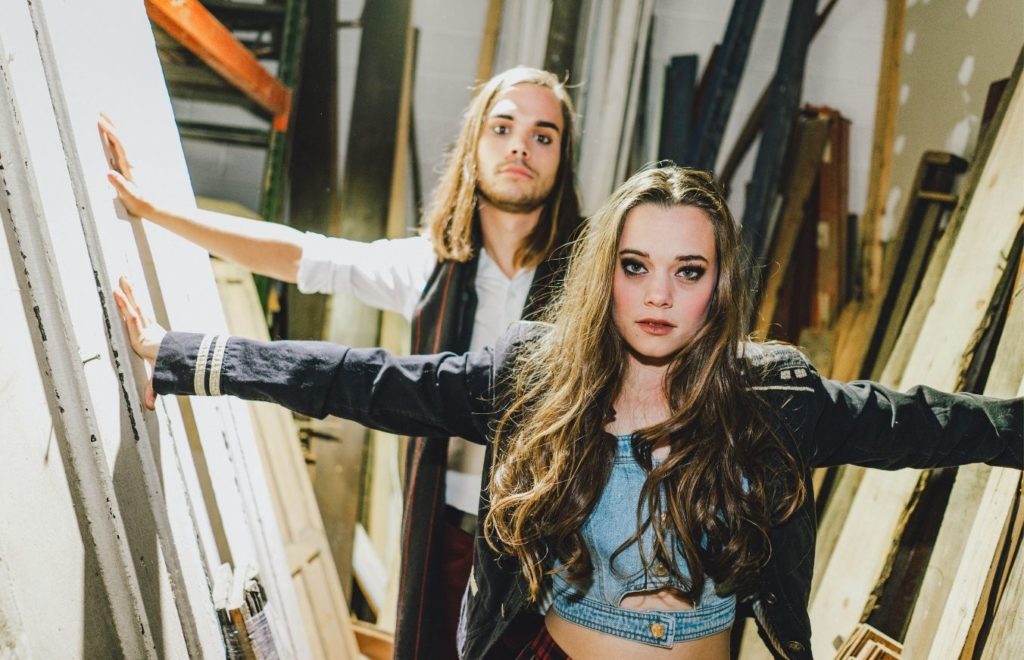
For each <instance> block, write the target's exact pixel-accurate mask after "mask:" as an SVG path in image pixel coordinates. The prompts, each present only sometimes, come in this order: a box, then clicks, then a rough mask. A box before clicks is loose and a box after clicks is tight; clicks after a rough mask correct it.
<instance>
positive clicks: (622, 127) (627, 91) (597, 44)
mask: <svg viewBox="0 0 1024 660" xmlns="http://www.w3.org/2000/svg"><path fill="white" fill-rule="evenodd" d="M651 10H652V3H651V2H650V0H642V1H641V2H635V3H623V4H619V5H615V6H612V3H608V4H602V5H600V6H599V7H597V8H596V9H595V11H594V12H593V14H592V15H591V29H592V30H593V31H594V32H596V33H597V35H596V36H593V37H591V38H590V39H588V41H587V57H586V66H587V68H586V70H585V71H584V72H583V74H582V75H583V76H584V77H585V78H586V80H587V81H588V93H587V94H586V96H585V98H583V99H582V103H581V106H582V107H581V108H580V113H581V115H582V116H584V117H590V118H591V119H590V121H589V122H588V124H587V127H586V130H585V131H584V132H583V135H582V138H581V140H580V144H579V147H580V151H579V154H580V157H579V168H578V171H577V178H578V179H579V184H580V185H579V187H580V190H581V194H582V195H583V209H584V212H585V213H586V212H593V211H594V210H595V209H596V208H597V207H598V206H599V205H600V204H601V202H603V201H604V199H605V197H606V196H607V195H608V193H610V192H611V191H612V189H614V188H615V186H617V185H618V184H619V183H620V182H621V181H622V180H623V178H624V174H625V172H624V170H625V166H626V160H627V158H628V152H629V149H628V147H629V145H630V144H631V143H632V136H633V128H634V126H635V124H636V122H635V119H636V113H635V103H636V98H635V97H636V90H637V87H638V85H639V82H640V81H639V78H640V76H639V71H638V66H639V63H640V62H642V60H643V52H644V46H645V45H646V39H647V26H648V24H649V23H650V19H651ZM631 109H632V111H631Z"/></svg>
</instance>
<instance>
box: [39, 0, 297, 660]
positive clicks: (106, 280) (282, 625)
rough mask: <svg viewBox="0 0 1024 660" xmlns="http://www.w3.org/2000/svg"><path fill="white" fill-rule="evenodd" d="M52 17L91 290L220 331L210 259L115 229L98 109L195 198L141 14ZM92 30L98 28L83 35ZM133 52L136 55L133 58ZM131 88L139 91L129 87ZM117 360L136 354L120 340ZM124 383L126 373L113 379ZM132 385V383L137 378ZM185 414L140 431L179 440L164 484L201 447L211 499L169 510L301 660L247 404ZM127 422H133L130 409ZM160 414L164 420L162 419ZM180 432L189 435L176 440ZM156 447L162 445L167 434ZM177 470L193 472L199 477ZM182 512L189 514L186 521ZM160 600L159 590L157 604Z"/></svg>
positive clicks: (142, 161) (183, 198)
mask: <svg viewBox="0 0 1024 660" xmlns="http://www.w3.org/2000/svg"><path fill="white" fill-rule="evenodd" d="M55 7H56V6H55V5H51V4H40V3H34V4H33V5H32V11H33V12H34V13H35V16H36V17H37V19H38V18H45V25H43V24H42V23H41V22H40V23H38V24H37V29H38V30H39V33H40V34H41V35H42V34H47V35H48V41H49V43H50V44H51V45H52V46H53V54H54V55H55V58H54V62H53V66H54V71H55V72H56V73H57V74H58V75H59V78H60V82H59V85H54V84H52V83H51V94H54V96H55V98H54V102H55V103H54V105H55V108H57V109H59V110H60V112H62V113H66V119H65V120H64V121H63V122H62V123H61V130H62V139H63V140H62V143H63V147H64V149H65V151H66V152H67V153H68V154H69V158H68V160H67V164H68V166H69V168H70V169H69V172H70V174H71V175H72V176H71V178H72V182H73V184H74V185H75V186H76V190H75V194H76V197H77V199H76V203H77V204H78V206H79V208H80V209H82V211H81V212H80V221H81V226H82V228H83V229H85V230H86V231H96V233H97V234H98V235H99V238H100V243H101V245H99V246H98V247H99V248H101V250H100V251H101V252H102V254H104V255H105V257H104V259H102V260H99V261H96V260H94V262H93V265H92V267H91V269H90V271H87V272H89V273H90V274H91V277H90V278H89V280H91V281H92V282H94V286H95V287H96V291H95V293H94V294H93V295H95V296H101V300H103V301H104V303H105V304H107V305H109V303H110V300H109V291H110V289H111V288H112V286H113V282H114V281H116V279H117V277H118V275H120V274H121V273H125V272H128V273H129V274H131V275H132V276H133V279H134V280H135V282H136V287H135V288H136V293H137V294H138V295H139V296H140V298H142V302H143V304H144V305H146V306H147V307H149V306H150V305H151V306H152V307H151V308H152V309H154V310H155V312H156V313H155V316H156V317H157V319H158V320H160V321H161V322H163V323H166V324H168V325H170V327H187V328H190V329H199V328H204V329H208V330H213V331H215V332H216V331H223V329H224V327H225V324H224V319H223V312H222V310H221V308H220V304H219V301H218V300H217V298H216V289H215V287H214V286H213V277H212V272H211V271H210V266H209V258H208V256H207V255H206V254H205V253H204V252H203V251H202V250H199V249H197V248H195V247H194V246H190V245H188V244H187V243H185V242H184V241H182V240H181V239H176V238H172V237H171V236H170V235H169V234H168V233H167V232H163V231H162V230H160V229H159V228H157V227H154V226H151V225H141V224H139V223H138V222H124V219H125V218H124V217H123V216H122V218H121V219H118V218H117V217H116V211H117V210H118V209H119V207H118V206H117V205H115V204H113V203H111V201H110V199H111V197H112V195H111V190H110V187H109V184H108V183H107V182H106V180H105V177H104V174H105V172H106V171H107V169H108V168H109V164H108V161H107V159H106V157H105V155H104V153H103V151H102V146H101V144H100V142H99V140H97V135H96V127H95V122H96V117H97V116H98V115H99V113H100V112H101V111H102V110H104V109H109V108H110V107H113V108H115V109H116V110H120V111H121V112H120V114H119V113H115V114H119V116H118V117H115V119H120V120H121V121H119V122H118V126H119V128H120V129H122V135H123V137H125V138H126V139H127V140H128V141H131V142H132V143H134V144H136V145H139V149H138V150H137V151H133V153H135V154H137V156H136V160H135V163H134V164H135V172H134V174H135V175H136V178H137V180H140V181H142V182H145V181H147V180H148V181H150V182H151V183H150V187H152V188H153V189H159V190H161V191H162V194H163V195H164V196H165V198H166V199H167V200H168V202H169V203H177V204H183V205H185V204H190V203H192V202H193V200H194V198H193V196H192V191H191V188H190V185H189V182H188V175H187V170H186V168H185V163H184V158H183V156H182V154H181V146H180V143H179V141H178V137H177V134H176V131H175V130H174V129H173V126H174V124H173V117H172V115H171V111H170V110H171V109H170V103H169V101H168V99H167V96H166V88H165V87H164V85H163V84H162V82H161V80H160V73H159V71H160V69H159V63H158V61H157V57H156V53H155V50H154V47H153V34H152V30H151V27H150V23H149V21H148V20H147V19H146V16H145V14H144V12H143V7H142V6H141V5H138V4H137V3H136V4H132V3H128V2H122V3H112V4H111V5H104V6H103V7H102V8H99V7H92V6H88V7H87V6H84V5H81V6H80V5H73V6H60V8H59V9H57V8H55ZM129 7H132V9H129ZM129 18H130V20H131V21H132V22H130V23H126V26H127V28H126V29H121V30H120V31H119V39H118V40H117V41H114V40H97V39H96V38H95V33H96V30H97V27H98V26H102V27H103V29H109V26H110V25H112V24H121V21H126V22H127V21H128V20H129ZM87 26H94V27H93V28H92V29H85V28H86V27H87ZM128 44H130V47H131V50H128ZM44 52H45V51H44ZM126 52H131V53H133V57H132V58H131V61H130V64H131V67H130V68H125V69H124V71H125V74H124V75H123V76H119V77H111V76H106V75H103V73H102V72H103V71H105V70H107V69H108V67H109V66H110V63H111V62H118V63H119V64H120V65H123V66H124V67H127V65H128V64H129V62H126V61H124V58H125V53H126ZM126 80H130V81H131V83H132V84H130V85H129V84H125V81H126ZM58 89H59V90H60V91H61V92H62V95H61V98H59V99H58V98H57V97H56V92H55V90H58ZM103 106H107V108H104V107H103ZM96 254H99V252H97V253H96ZM183 273H184V274H186V276H185V277H183ZM79 277H80V276H79ZM89 280H87V281H89ZM104 313H105V315H106V318H107V319H112V318H113V319H116V318H117V314H116V311H113V310H110V309H106V310H105V312H104ZM112 325H113V326H114V327H115V328H117V329H115V330H113V331H112V332H114V333H115V335H114V336H115V337H118V335H117V334H116V333H120V332H122V331H121V330H120V324H112ZM112 350H117V351H118V353H119V354H123V355H129V354H130V353H129V351H128V350H127V348H126V343H124V342H123V340H122V341H121V343H117V344H115V345H114V348H113V349H112ZM120 368H121V369H122V370H127V369H129V368H131V369H136V370H139V372H141V370H142V366H141V364H140V363H139V362H138V361H135V360H134V359H133V360H132V361H131V362H130V364H128V363H126V364H124V365H122V366H121V367H120ZM118 376H121V374H117V375H116V376H115V378H117V377H118ZM125 377H126V378H127V376H125ZM125 382H126V383H131V381H130V380H126V381H125ZM140 382H141V381H140ZM133 389H134V388H133ZM114 391H115V392H116V391H117V390H116V389H115V390H114ZM119 399H120V397H119ZM169 406H173V400H168V401H165V402H164V403H163V407H164V408H165V409H166V410H169V409H170V408H169ZM133 408H134V407H133ZM178 409H179V410H180V411H181V417H182V418H181V419H180V420H175V419H174V416H172V415H170V414H168V413H166V410H165V411H162V412H160V413H158V414H157V415H151V414H149V413H143V414H142V415H141V420H142V422H141V423H142V424H145V425H147V426H149V427H150V428H151V431H152V432H156V430H157V429H160V430H164V429H173V430H172V431H171V432H172V433H174V434H175V435H173V436H168V437H166V440H167V441H165V442H161V444H160V449H161V451H165V448H166V449H170V448H174V449H175V450H176V451H177V452H179V454H178V455H179V456H180V457H182V462H181V463H180V464H179V465H175V464H174V463H165V464H163V463H162V464H161V468H162V469H165V470H166V473H165V475H164V476H165V478H166V476H167V474H168V473H170V474H173V472H174V471H175V470H177V469H179V466H186V465H190V464H188V460H189V459H191V457H190V456H189V454H188V449H187V446H188V445H192V446H193V447H201V449H202V454H203V456H204V458H205V461H206V468H207V469H206V470H204V474H202V475H201V478H203V479H205V480H206V481H207V483H209V484H210V485H211V487H212V495H213V499H206V498H204V495H206V493H202V494H199V493H190V494H189V495H190V497H192V499H190V500H189V501H188V502H187V503H176V504H175V505H174V506H176V507H179V506H180V507H181V508H182V509H186V507H187V508H188V509H189V510H190V512H191V513H195V512H197V511H200V510H206V511H216V512H217V513H219V514H220V515H219V519H218V521H217V524H218V527H219V528H220V529H219V530H218V533H219V534H221V535H222V536H223V538H224V539H225V540H226V541H227V543H226V545H225V546H224V548H223V549H224V550H225V551H226V552H227V553H228V554H227V555H226V556H218V555H220V553H221V548H219V547H213V548H209V547H207V548H203V550H204V551H205V556H204V557H203V560H205V561H206V562H207V566H206V569H207V572H209V571H212V568H213V566H215V565H216V564H217V563H219V562H220V561H221V560H222V559H230V561H232V562H233V563H235V564H236V565H240V564H243V563H248V562H249V561H253V562H255V563H256V564H257V565H258V566H259V574H260V577H261V580H262V581H263V584H264V586H265V587H266V590H267V592H268V595H269V598H270V600H271V601H272V602H273V603H275V610H276V611H277V613H278V616H277V623H278V625H277V626H276V630H275V632H276V634H275V638H276V639H277V640H279V643H280V648H281V649H283V650H285V651H286V652H293V653H298V654H304V653H305V652H306V650H305V649H306V645H305V643H304V632H303V630H302V623H301V621H299V620H298V618H297V616H296V614H295V612H296V611H297V609H298V608H297V605H296V603H295V596H294V590H293V589H292V587H291V580H290V576H289V575H288V571H287V566H286V564H285V558H284V550H283V547H282V545H281V543H280V540H279V538H278V532H277V529H276V521H275V518H274V515H273V509H272V506H271V504H270V502H269V500H268V494H267V492H266V483H265V481H264V478H263V474H262V469H261V468H260V466H259V461H258V458H257V456H256V450H255V447H254V446H253V444H252V435H251V433H252V432H251V426H250V425H249V422H248V418H247V414H246V413H245V409H244V408H243V407H242V404H240V403H238V402H232V401H230V400H228V399H219V400H214V399H208V400H200V399H194V400H180V401H179V403H178ZM132 413H133V414H138V413H137V412H136V411H134V410H133V411H132ZM160 415H165V418H162V417H161V416H160ZM115 416H116V414H115ZM180 430H185V431H186V433H184V434H181V435H177V434H178V433H179V431H180ZM164 432H165V433H166V432H167V431H164ZM154 437H156V436H154ZM161 438H162V439H164V437H163V436H161ZM182 469H183V471H187V470H189V469H194V467H182ZM168 506H170V503H169V504H168ZM154 510H155V507H154ZM183 514H185V515H187V513H185V512H184V511H183ZM193 519H194V518H193ZM172 522H174V521H173V519H172ZM187 524H191V521H190V520H189V519H188V518H184V519H183V523H182V525H181V527H182V528H184V527H186V525H187ZM181 531H182V535H181V536H180V537H178V538H180V539H184V538H187V537H186V536H185V535H184V529H182V530H181ZM196 537H197V532H196V530H193V531H192V534H191V538H192V543H194V542H195V538H196ZM183 547H188V546H183ZM151 560H152V557H149V558H148V559H147V562H148V563H150V564H155V567H154V569H152V570H158V567H159V563H157V562H153V561H151ZM185 582H186V589H193V590H199V591H206V588H205V585H204V582H205V579H204V578H200V579H198V580H186V581H185ZM147 591H148V590H147ZM160 593H161V592H160V591H154V594H155V595H156V596H159V595H160ZM208 599H209V595H208V593H206V594H204V600H203V601H198V600H196V601H193V602H197V603H200V604H203V605H204V606H205V602H204V601H206V602H208ZM185 618H186V619H187V617H185Z"/></svg>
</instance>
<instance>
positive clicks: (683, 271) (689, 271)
mask: <svg viewBox="0 0 1024 660" xmlns="http://www.w3.org/2000/svg"><path fill="white" fill-rule="evenodd" d="M679 274H680V275H682V276H683V279H685V280H688V281H690V282H696V281H697V280H699V279H700V278H701V277H703V275H704V267H703V266H685V267H683V268H680V269H679Z"/></svg>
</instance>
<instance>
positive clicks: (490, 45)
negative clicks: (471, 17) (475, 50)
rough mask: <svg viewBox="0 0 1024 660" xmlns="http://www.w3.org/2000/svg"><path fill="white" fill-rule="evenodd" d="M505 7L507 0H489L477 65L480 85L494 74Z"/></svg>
mask: <svg viewBox="0 0 1024 660" xmlns="http://www.w3.org/2000/svg"><path fill="white" fill-rule="evenodd" d="M504 7H505V0H488V1H487V17H486V18H485V19H484V33H483V37H482V38H481V39H480V57H479V58H478V60H477V65H476V82H477V84H478V85H479V84H483V83H484V82H486V81H487V80H489V79H490V78H491V76H493V75H494V52H495V51H496V50H497V48H498V31H499V28H500V26H501V12H502V10H503V9H504Z"/></svg>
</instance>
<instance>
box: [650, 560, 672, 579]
mask: <svg viewBox="0 0 1024 660" xmlns="http://www.w3.org/2000/svg"><path fill="white" fill-rule="evenodd" d="M651 572H652V573H654V575H655V576H656V577H665V576H666V575H668V567H666V566H665V564H663V563H661V562H660V561H659V562H658V563H657V564H655V565H654V568H653V569H652V570H651Z"/></svg>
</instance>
